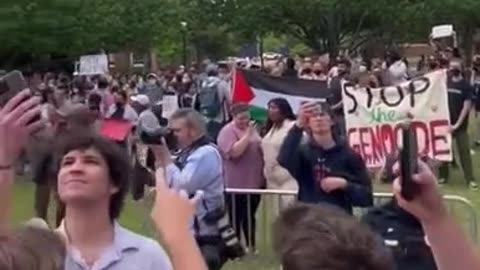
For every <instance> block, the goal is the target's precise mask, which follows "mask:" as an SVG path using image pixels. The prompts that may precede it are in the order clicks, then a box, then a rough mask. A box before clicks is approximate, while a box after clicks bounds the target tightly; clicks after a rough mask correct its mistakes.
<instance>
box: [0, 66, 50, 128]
mask: <svg viewBox="0 0 480 270" xmlns="http://www.w3.org/2000/svg"><path fill="white" fill-rule="evenodd" d="M27 88H28V83H27V80H25V77H23V74H22V72H20V71H18V70H14V71H11V72H9V73H7V74H6V75H5V76H3V77H0V107H3V106H5V104H7V102H8V101H9V100H10V99H12V98H13V97H14V96H15V95H16V94H18V93H19V92H21V91H23V90H25V89H27ZM31 94H32V95H33V94H34V93H31ZM22 102H23V101H22ZM40 118H41V116H40V114H38V115H37V116H35V117H34V118H33V119H32V120H30V123H35V122H37V121H39V120H40Z"/></svg>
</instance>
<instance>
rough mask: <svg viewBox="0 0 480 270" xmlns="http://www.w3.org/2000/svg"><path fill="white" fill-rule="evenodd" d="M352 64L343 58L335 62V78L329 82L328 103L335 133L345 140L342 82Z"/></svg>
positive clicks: (345, 78)
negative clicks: (330, 107)
mask: <svg viewBox="0 0 480 270" xmlns="http://www.w3.org/2000/svg"><path fill="white" fill-rule="evenodd" d="M351 67H352V64H351V63H350V61H348V60H347V59H345V58H340V59H339V61H338V62H337V72H338V74H337V76H335V77H333V78H332V80H331V81H330V87H329V88H330V93H331V97H330V99H329V103H330V105H331V106H332V111H333V115H334V118H335V122H336V123H337V124H336V126H335V127H336V130H335V133H336V134H337V135H338V136H340V137H342V138H345V134H346V127H345V115H344V112H343V100H342V82H343V81H344V80H348V75H349V74H350V69H351Z"/></svg>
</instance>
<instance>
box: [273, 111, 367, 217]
mask: <svg viewBox="0 0 480 270" xmlns="http://www.w3.org/2000/svg"><path fill="white" fill-rule="evenodd" d="M334 124H335V123H334V121H333V114H332V111H331V110H330V107H329V106H328V104H326V103H306V104H303V105H302V106H301V108H300V111H299V113H298V117H297V123H296V125H295V126H294V127H293V128H292V129H291V130H290V132H289V133H288V135H287V137H286V138H285V141H284V143H283V145H282V147H281V149H280V154H279V156H278V163H279V164H280V165H281V166H282V167H284V168H285V169H287V170H288V172H289V173H290V174H291V175H292V176H293V177H295V179H296V180H297V182H298V185H299V192H298V200H299V201H301V202H305V203H319V202H324V203H328V204H332V205H336V206H338V207H340V208H342V209H344V210H345V211H347V212H348V213H352V208H353V206H360V207H366V206H371V205H372V202H373V196H372V186H371V182H370V179H369V176H368V172H367V168H366V166H365V163H364V162H363V160H362V158H361V157H360V155H359V154H357V153H356V152H355V151H354V150H353V149H352V148H350V147H349V146H348V145H347V144H345V143H344V142H342V141H341V140H340V139H338V138H336V137H335V136H334V133H333V127H334ZM305 133H308V134H309V135H308V138H307V140H304V139H303V138H304V134H305Z"/></svg>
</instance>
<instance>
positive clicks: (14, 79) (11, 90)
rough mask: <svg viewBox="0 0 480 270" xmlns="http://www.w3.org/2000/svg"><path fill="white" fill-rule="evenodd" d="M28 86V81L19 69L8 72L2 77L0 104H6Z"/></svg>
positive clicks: (0, 80) (0, 79)
mask: <svg viewBox="0 0 480 270" xmlns="http://www.w3.org/2000/svg"><path fill="white" fill-rule="evenodd" d="M27 87H28V85H27V81H26V80H25V78H24V77H23V75H22V73H21V72H20V71H18V70H14V71H12V72H9V73H7V74H6V75H5V76H3V77H1V78H0V106H2V107H3V106H4V105H5V104H6V103H7V102H8V101H9V100H10V99H11V98H13V97H14V96H15V95H16V94H17V93H18V92H20V91H22V90H24V89H26V88H27Z"/></svg>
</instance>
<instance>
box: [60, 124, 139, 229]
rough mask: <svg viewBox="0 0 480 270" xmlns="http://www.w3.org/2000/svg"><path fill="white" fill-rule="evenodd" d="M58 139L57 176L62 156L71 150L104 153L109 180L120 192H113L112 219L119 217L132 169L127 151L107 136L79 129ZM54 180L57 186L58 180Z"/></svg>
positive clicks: (111, 200) (110, 211)
mask: <svg viewBox="0 0 480 270" xmlns="http://www.w3.org/2000/svg"><path fill="white" fill-rule="evenodd" d="M58 141H59V142H58V144H57V145H56V148H55V150H56V152H55V156H54V171H53V173H54V175H55V176H58V172H59V170H60V162H61V160H62V158H63V157H64V156H65V155H66V154H67V153H69V152H71V151H74V150H86V149H89V148H93V149H95V150H97V151H98V152H99V153H100V155H102V157H103V158H104V159H105V161H106V163H107V166H108V170H109V175H110V179H109V180H110V181H111V182H112V184H113V185H114V186H115V187H117V188H118V192H117V193H115V194H113V195H112V197H111V198H110V210H109V213H110V218H111V219H112V220H115V219H117V218H118V217H119V216H120V213H121V211H122V208H123V205H124V201H125V195H126V194H127V192H128V188H129V179H130V176H131V171H132V170H131V164H130V162H129V159H128V155H127V152H126V151H125V150H123V149H122V148H121V147H120V146H119V145H118V144H117V143H115V142H113V141H111V140H109V139H108V138H106V137H103V136H101V135H98V134H95V133H93V132H87V131H83V130H78V129H76V130H71V131H69V132H68V133H65V134H62V135H61V136H60V138H59V140H58ZM55 179H57V177H55ZM53 182H54V185H55V187H56V186H57V181H53ZM55 190H56V188H55Z"/></svg>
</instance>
